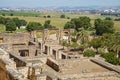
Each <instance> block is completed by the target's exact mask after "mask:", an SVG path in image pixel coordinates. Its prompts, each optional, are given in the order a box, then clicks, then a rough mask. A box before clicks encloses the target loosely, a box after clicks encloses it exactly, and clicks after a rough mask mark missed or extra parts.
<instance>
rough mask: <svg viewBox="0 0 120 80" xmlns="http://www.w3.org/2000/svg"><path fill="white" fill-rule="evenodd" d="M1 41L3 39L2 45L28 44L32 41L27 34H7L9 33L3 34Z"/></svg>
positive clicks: (0, 35) (0, 36) (0, 37)
mask: <svg viewBox="0 0 120 80" xmlns="http://www.w3.org/2000/svg"><path fill="white" fill-rule="evenodd" d="M0 39H2V40H3V41H2V43H7V44H18V43H20V44H28V41H29V40H30V36H29V34H25V33H16V34H7V33H1V34H0Z"/></svg>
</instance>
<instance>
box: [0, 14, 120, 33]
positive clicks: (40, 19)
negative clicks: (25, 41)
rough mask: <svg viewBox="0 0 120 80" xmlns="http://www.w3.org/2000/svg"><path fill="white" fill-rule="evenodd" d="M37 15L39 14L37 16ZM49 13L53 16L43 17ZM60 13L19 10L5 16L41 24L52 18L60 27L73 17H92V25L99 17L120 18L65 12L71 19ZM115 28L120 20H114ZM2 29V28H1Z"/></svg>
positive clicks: (55, 24) (118, 29)
mask: <svg viewBox="0 0 120 80" xmlns="http://www.w3.org/2000/svg"><path fill="white" fill-rule="evenodd" d="M0 14H1V13H0ZM9 14H10V13H9ZM20 14H21V15H20ZM27 14H28V16H29V17H28V16H23V15H27ZM15 15H16V16H15ZM17 15H20V16H17ZM36 15H37V17H36ZM47 15H50V16H51V18H43V16H47ZM60 15H61V13H57V14H56V13H20V12H19V13H18V12H15V13H14V16H5V17H9V18H15V17H18V18H19V19H24V20H26V21H27V22H40V23H41V24H44V22H45V21H46V20H51V25H53V26H56V27H57V28H59V29H63V27H64V25H65V23H66V22H67V21H70V20H71V18H78V17H80V16H88V17H90V18H91V24H92V26H94V20H95V19H97V18H101V19H105V18H106V17H111V18H112V19H115V18H120V17H115V16H100V15H98V14H96V15H95V14H94V15H93V14H89V15H81V14H65V16H66V17H69V18H70V19H67V18H65V19H62V18H60ZM0 26H3V25H0ZM114 28H115V29H116V30H117V31H120V21H114ZM0 30H1V28H0ZM19 31H24V30H19Z"/></svg>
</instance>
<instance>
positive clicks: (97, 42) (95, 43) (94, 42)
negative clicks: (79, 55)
mask: <svg viewBox="0 0 120 80" xmlns="http://www.w3.org/2000/svg"><path fill="white" fill-rule="evenodd" d="M89 44H90V46H92V47H93V48H95V49H96V50H97V53H98V48H99V47H101V46H102V45H103V41H102V40H101V38H94V39H93V40H92V41H91V42H90V43H89Z"/></svg>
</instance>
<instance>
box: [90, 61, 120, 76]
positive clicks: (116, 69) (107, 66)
mask: <svg viewBox="0 0 120 80" xmlns="http://www.w3.org/2000/svg"><path fill="white" fill-rule="evenodd" d="M91 61H92V62H94V63H96V64H99V65H101V66H103V67H105V68H107V69H109V70H111V71H115V72H117V73H119V74H120V69H118V68H117V67H115V66H114V65H112V64H110V63H107V62H105V61H102V60H98V59H91Z"/></svg>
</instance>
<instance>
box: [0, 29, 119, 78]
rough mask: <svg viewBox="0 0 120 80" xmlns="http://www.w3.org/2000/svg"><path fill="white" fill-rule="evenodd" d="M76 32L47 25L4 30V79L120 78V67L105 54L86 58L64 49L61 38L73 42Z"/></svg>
mask: <svg viewBox="0 0 120 80" xmlns="http://www.w3.org/2000/svg"><path fill="white" fill-rule="evenodd" d="M72 32H74V30H73V29H69V30H59V29H50V30H48V29H45V30H43V31H34V32H31V33H16V34H7V33H1V34H0V80H120V69H119V68H117V67H116V66H114V65H111V64H109V63H107V62H105V61H104V60H103V59H102V58H100V57H95V58H86V57H83V56H81V54H73V52H67V51H65V50H63V46H61V45H60V42H61V40H62V39H66V40H68V42H70V41H71V40H70V37H71V36H70V34H71V33H72ZM53 33H54V34H53ZM51 34H52V35H51ZM66 34H67V37H65V35H66ZM38 35H42V36H41V38H37V36H38Z"/></svg>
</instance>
